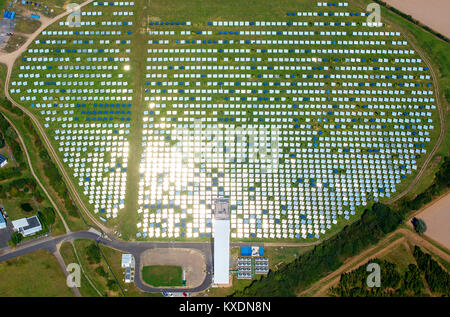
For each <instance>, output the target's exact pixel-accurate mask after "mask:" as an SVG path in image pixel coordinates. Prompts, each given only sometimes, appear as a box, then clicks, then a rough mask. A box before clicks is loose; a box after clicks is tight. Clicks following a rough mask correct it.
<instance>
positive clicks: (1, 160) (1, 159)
mask: <svg viewBox="0 0 450 317" xmlns="http://www.w3.org/2000/svg"><path fill="white" fill-rule="evenodd" d="M7 163H8V159H7V158H6V157H4V156H3V155H0V168H1V167H3V166H5V165H6V164H7Z"/></svg>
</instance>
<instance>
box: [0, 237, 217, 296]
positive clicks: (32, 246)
mask: <svg viewBox="0 0 450 317" xmlns="http://www.w3.org/2000/svg"><path fill="white" fill-rule="evenodd" d="M76 239H90V240H94V241H97V242H98V243H99V244H103V245H105V246H107V247H110V248H113V249H116V250H119V251H121V252H125V253H131V254H132V255H133V256H134V259H135V268H136V274H135V277H134V284H135V285H136V286H137V287H138V288H139V289H141V290H142V291H144V292H162V291H167V292H201V291H204V290H206V289H207V288H208V287H209V286H210V285H211V283H212V252H211V244H210V243H208V242H201V243H197V242H125V241H120V240H115V239H111V240H109V239H105V238H103V237H102V236H100V235H98V234H96V233H94V232H91V231H79V232H71V233H68V234H66V235H63V236H58V237H50V236H47V237H43V238H39V239H36V240H34V241H30V242H28V243H24V244H21V245H19V246H17V247H16V248H15V249H11V248H9V247H8V248H5V249H4V250H5V251H4V253H3V254H1V253H0V262H3V261H7V260H10V259H13V258H16V257H19V256H22V255H25V254H27V253H30V252H34V251H37V250H41V249H45V250H48V251H50V252H51V253H55V252H56V251H57V245H58V244H60V243H62V242H65V241H72V240H76ZM155 248H156V249H157V248H184V249H195V250H197V251H199V252H201V253H202V254H203V255H204V258H205V261H206V263H205V264H206V276H205V279H204V280H203V282H202V284H201V285H199V286H197V287H193V288H173V289H171V288H162V287H151V286H148V285H147V284H145V283H144V282H143V281H142V278H141V274H140V272H139V268H140V265H141V254H142V253H143V252H144V251H146V250H148V249H155ZM0 252H1V250H0Z"/></svg>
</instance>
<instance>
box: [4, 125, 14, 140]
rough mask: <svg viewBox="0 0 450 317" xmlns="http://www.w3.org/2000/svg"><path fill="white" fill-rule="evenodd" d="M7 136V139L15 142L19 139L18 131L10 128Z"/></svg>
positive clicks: (7, 130)
mask: <svg viewBox="0 0 450 317" xmlns="http://www.w3.org/2000/svg"><path fill="white" fill-rule="evenodd" d="M5 136H6V137H7V138H10V139H12V140H15V139H16V138H17V133H16V131H14V129H13V128H11V127H8V129H6V133H5Z"/></svg>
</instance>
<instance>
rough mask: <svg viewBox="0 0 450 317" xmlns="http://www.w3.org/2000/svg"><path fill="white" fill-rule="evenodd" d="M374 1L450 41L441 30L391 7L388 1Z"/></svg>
mask: <svg viewBox="0 0 450 317" xmlns="http://www.w3.org/2000/svg"><path fill="white" fill-rule="evenodd" d="M374 1H375V2H376V3H378V4H380V5H382V6H383V7H385V8H387V9H389V10H391V11H392V12H395V13H396V14H398V15H399V16H401V17H403V18H405V19H407V20H408V21H410V22H412V23H414V24H415V25H418V26H420V27H421V28H422V29H424V30H426V31H428V32H430V33H431V34H433V35H435V36H437V37H438V38H440V39H442V40H444V41H446V42H447V43H450V39H448V38H447V37H446V36H444V35H442V34H441V33H439V32H436V31H435V30H433V29H431V28H429V27H428V26H426V25H424V24H422V23H420V21H418V20H416V19H414V18H413V17H412V16H410V15H409V14H406V13H404V12H402V11H400V10H398V9H396V8H394V7H391V6H390V5H388V4H387V3H386V2H384V1H381V0H374Z"/></svg>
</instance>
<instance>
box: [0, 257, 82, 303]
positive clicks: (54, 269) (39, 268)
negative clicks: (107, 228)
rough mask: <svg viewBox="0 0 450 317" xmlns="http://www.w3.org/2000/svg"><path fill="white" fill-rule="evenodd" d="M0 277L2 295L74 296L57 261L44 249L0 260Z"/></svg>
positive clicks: (0, 294) (0, 293) (0, 292)
mask: <svg viewBox="0 0 450 317" xmlns="http://www.w3.org/2000/svg"><path fill="white" fill-rule="evenodd" d="M0 280H1V281H2V282H1V283H0V296H3V297H15V296H18V297H71V296H74V294H73V291H72V290H71V289H70V288H68V287H67V286H66V278H65V276H64V273H63V272H62V270H61V267H60V266H59V264H58V261H57V260H56V258H55V257H54V256H53V255H52V254H50V253H49V252H48V251H44V250H41V251H36V252H33V253H30V254H28V255H24V256H21V257H19V258H17V259H14V260H8V261H5V262H2V263H0Z"/></svg>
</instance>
